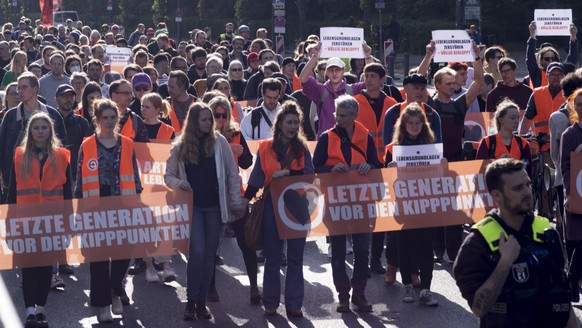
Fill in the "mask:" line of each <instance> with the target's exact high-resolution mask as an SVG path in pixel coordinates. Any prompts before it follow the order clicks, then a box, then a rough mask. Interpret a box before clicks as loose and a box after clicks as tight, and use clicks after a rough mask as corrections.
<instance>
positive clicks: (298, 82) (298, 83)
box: [292, 74, 303, 92]
mask: <svg viewBox="0 0 582 328" xmlns="http://www.w3.org/2000/svg"><path fill="white" fill-rule="evenodd" d="M292 83H293V86H292V90H293V92H295V91H297V90H301V89H303V87H302V86H301V80H300V79H299V76H297V74H295V75H293V81H292Z"/></svg>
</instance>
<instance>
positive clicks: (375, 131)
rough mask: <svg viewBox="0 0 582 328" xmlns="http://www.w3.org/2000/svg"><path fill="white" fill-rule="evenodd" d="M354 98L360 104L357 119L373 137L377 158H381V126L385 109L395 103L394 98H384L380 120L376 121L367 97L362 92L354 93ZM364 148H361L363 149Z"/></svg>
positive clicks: (382, 141)
mask: <svg viewBox="0 0 582 328" xmlns="http://www.w3.org/2000/svg"><path fill="white" fill-rule="evenodd" d="M354 98H356V100H357V101H358V103H359V104H360V110H359V111H358V118H357V119H356V120H358V121H359V122H360V123H362V124H363V125H364V127H365V128H366V129H368V131H369V132H370V135H372V138H373V139H374V145H375V146H376V153H377V155H378V159H381V158H382V156H383V155H384V140H383V139H382V128H383V127H384V116H385V115H386V111H387V110H388V108H390V107H392V106H394V105H396V104H397V102H396V100H394V98H392V97H389V96H386V97H385V98H384V104H383V105H382V115H381V116H380V121H378V123H376V122H377V121H376V112H374V110H373V109H372V106H370V103H369V102H368V99H367V98H366V96H364V95H363V94H359V95H355V96H354ZM365 149H366V148H363V150H364V151H365Z"/></svg>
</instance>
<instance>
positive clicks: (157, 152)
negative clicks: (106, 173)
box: [134, 142, 172, 193]
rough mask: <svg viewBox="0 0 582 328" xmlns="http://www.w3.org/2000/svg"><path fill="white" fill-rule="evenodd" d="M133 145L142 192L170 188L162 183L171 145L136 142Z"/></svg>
mask: <svg viewBox="0 0 582 328" xmlns="http://www.w3.org/2000/svg"><path fill="white" fill-rule="evenodd" d="M134 147H135V148H134V149H135V157H136V159H137V165H138V167H139V173H140V179H141V185H142V186H143V193H151V192H158V191H168V190H170V188H168V187H167V186H166V184H165V183H164V173H165V172H166V162H167V161H168V157H170V149H172V145H170V144H166V143H142V142H136V143H135V145H134Z"/></svg>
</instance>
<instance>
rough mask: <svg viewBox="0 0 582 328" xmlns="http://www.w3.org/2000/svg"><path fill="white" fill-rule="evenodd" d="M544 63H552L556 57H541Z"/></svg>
mask: <svg viewBox="0 0 582 328" xmlns="http://www.w3.org/2000/svg"><path fill="white" fill-rule="evenodd" d="M543 59H544V61H547V62H554V61H556V57H543Z"/></svg>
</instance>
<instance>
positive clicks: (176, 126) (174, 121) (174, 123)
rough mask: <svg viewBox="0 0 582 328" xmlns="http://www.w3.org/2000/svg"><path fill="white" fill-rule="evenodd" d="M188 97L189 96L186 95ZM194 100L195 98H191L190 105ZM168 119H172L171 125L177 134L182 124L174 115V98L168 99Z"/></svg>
mask: <svg viewBox="0 0 582 328" xmlns="http://www.w3.org/2000/svg"><path fill="white" fill-rule="evenodd" d="M188 97H189V96H188ZM194 102H195V99H192V101H191V102H190V105H192V104H193V103H194ZM170 119H171V120H172V127H173V128H174V131H175V132H176V134H179V133H180V132H181V131H182V124H181V123H180V121H178V116H176V111H174V99H171V100H170Z"/></svg>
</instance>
